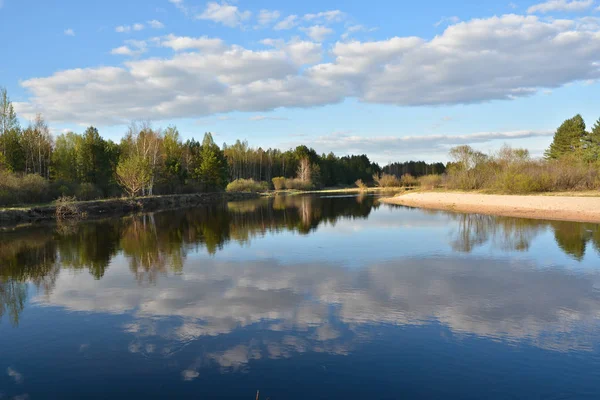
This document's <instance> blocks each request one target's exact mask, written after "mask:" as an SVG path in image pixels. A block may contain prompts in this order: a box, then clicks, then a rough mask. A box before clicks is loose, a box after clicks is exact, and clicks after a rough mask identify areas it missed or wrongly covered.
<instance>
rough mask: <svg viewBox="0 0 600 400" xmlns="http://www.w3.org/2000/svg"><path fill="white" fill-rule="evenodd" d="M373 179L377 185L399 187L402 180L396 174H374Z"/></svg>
mask: <svg viewBox="0 0 600 400" xmlns="http://www.w3.org/2000/svg"><path fill="white" fill-rule="evenodd" d="M373 180H374V181H375V183H377V186H379V187H382V188H386V187H398V186H400V180H399V179H398V178H397V177H396V176H395V175H390V174H385V173H384V174H382V175H377V174H375V175H373Z"/></svg>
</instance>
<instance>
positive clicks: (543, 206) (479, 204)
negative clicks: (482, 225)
mask: <svg viewBox="0 0 600 400" xmlns="http://www.w3.org/2000/svg"><path fill="white" fill-rule="evenodd" d="M381 201H382V202H384V203H390V204H399V205H403V206H409V207H419V208H428V209H435V210H446V211H455V212H467V213H478V214H492V215H502V216H508V217H519V218H535V219H552V220H562V221H578V222H594V223H600V197H576V196H539V195H538V196H536V195H533V196H508V195H491V194H470V193H452V192H415V193H409V194H403V195H399V196H396V197H389V198H384V199H381Z"/></svg>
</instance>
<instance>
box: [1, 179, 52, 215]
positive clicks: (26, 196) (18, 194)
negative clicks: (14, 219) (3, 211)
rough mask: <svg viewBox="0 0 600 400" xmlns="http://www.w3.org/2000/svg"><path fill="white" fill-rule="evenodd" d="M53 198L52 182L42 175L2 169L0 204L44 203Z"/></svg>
mask: <svg viewBox="0 0 600 400" xmlns="http://www.w3.org/2000/svg"><path fill="white" fill-rule="evenodd" d="M51 199H52V194H51V190H50V184H49V183H48V181H47V180H45V179H44V178H42V177H41V176H39V175H34V174H30V175H25V176H20V175H18V174H14V173H11V172H8V171H0V205H3V206H8V205H14V204H24V203H42V202H46V201H50V200H51Z"/></svg>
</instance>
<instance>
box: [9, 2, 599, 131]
mask: <svg viewBox="0 0 600 400" xmlns="http://www.w3.org/2000/svg"><path fill="white" fill-rule="evenodd" d="M215 4H216V3H215ZM325 29H328V28H325ZM309 33H310V31H309ZM313 33H315V32H313ZM321 33H322V32H321ZM312 36H315V35H314V34H313V35H312ZM315 38H316V39H322V37H321V36H320V35H318V34H317V35H316V36H315ZM599 38H600V30H599V29H598V26H597V25H596V24H592V23H589V21H588V23H586V24H579V23H578V21H576V20H542V19H540V18H538V17H536V16H519V15H505V16H502V17H492V18H487V19H474V20H471V21H466V22H461V23H458V24H455V25H451V26H449V27H448V28H446V30H445V31H444V32H443V33H442V34H440V35H438V36H436V37H434V38H432V39H431V40H426V39H423V38H419V37H392V38H389V39H386V40H381V41H357V40H353V41H350V42H337V43H336V44H335V45H334V46H333V47H332V49H331V55H332V59H331V61H330V62H327V63H320V64H318V62H321V61H320V58H319V57H317V53H320V45H319V44H318V43H315V42H302V41H299V42H298V43H296V44H295V45H290V46H285V45H281V43H282V42H280V41H279V42H278V41H276V40H274V41H272V42H270V44H271V45H276V46H274V47H273V48H272V49H268V50H249V49H245V48H243V47H241V46H236V45H232V46H223V48H220V49H218V50H215V51H211V52H206V51H204V50H203V51H200V52H190V53H185V54H184V53H176V54H175V55H173V56H172V57H169V58H151V59H147V60H139V61H130V62H128V63H125V65H124V66H122V67H95V68H85V69H71V70H65V71H59V72H56V73H55V74H53V75H51V76H48V77H40V78H32V79H28V80H24V81H22V82H21V85H22V86H23V87H24V88H25V89H26V90H27V91H29V92H30V93H31V96H30V98H29V101H28V102H20V103H15V106H16V107H17V111H18V112H19V113H22V114H23V116H24V117H25V118H31V117H32V116H34V115H35V113H36V112H42V113H43V114H44V115H45V116H46V117H47V118H48V119H49V120H51V121H65V122H72V123H77V122H86V123H92V122H93V123H99V124H106V123H122V122H123V121H128V120H131V119H146V118H153V119H169V118H179V117H181V118H184V117H185V118H194V117H196V118H197V117H203V116H207V115H210V114H218V113H227V112H231V111H250V112H267V111H271V110H274V109H276V108H278V107H312V106H318V105H324V104H332V103H336V102H340V101H343V100H344V99H346V98H356V99H358V100H360V101H363V102H369V103H378V104H394V105H399V106H419V105H452V104H469V103H480V102H486V101H490V100H510V99H515V98H518V97H524V96H530V95H532V94H535V93H537V92H538V91H541V90H548V89H553V88H557V87H560V86H562V85H566V84H570V83H573V82H585V81H590V82H591V81H594V80H596V79H599V78H600V64H599V63H598V56H597V55H598V54H600V40H599ZM172 39H173V40H175V39H176V38H175V37H173V38H172ZM161 40H164V39H161ZM173 40H172V41H170V42H169V39H168V38H167V40H166V41H165V43H169V44H165V45H167V46H169V47H172V48H174V49H176V48H177V47H178V46H179V47H178V48H179V49H182V48H185V47H186V46H191V47H190V48H191V49H195V48H197V47H194V46H192V45H191V44H190V43H193V42H190V41H189V40H187V44H185V43H186V40H181V41H180V43H184V44H179V45H178V44H176V41H173ZM196 43H197V44H199V43H202V41H199V42H196ZM215 44H218V43H216V42H215ZM128 48H129V49H130V50H132V51H135V50H138V51H140V50H141V49H138V48H131V46H128ZM118 52H119V53H122V52H127V50H125V49H122V50H119V51H118ZM302 60H304V61H303V62H302V63H301V62H300V61H302ZM305 62H309V64H308V65H305V64H304V63H305ZM312 62H314V64H312ZM301 64H302V65H305V66H302V65H301ZM90 99H93V101H90Z"/></svg>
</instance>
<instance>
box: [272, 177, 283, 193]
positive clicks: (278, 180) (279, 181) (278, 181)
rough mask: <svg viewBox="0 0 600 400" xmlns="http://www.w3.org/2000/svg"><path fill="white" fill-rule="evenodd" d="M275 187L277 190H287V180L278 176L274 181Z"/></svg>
mask: <svg viewBox="0 0 600 400" xmlns="http://www.w3.org/2000/svg"><path fill="white" fill-rule="evenodd" d="M272 181H273V187H274V188H275V190H283V189H285V178H284V177H282V176H278V177H275V178H273V179H272Z"/></svg>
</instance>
